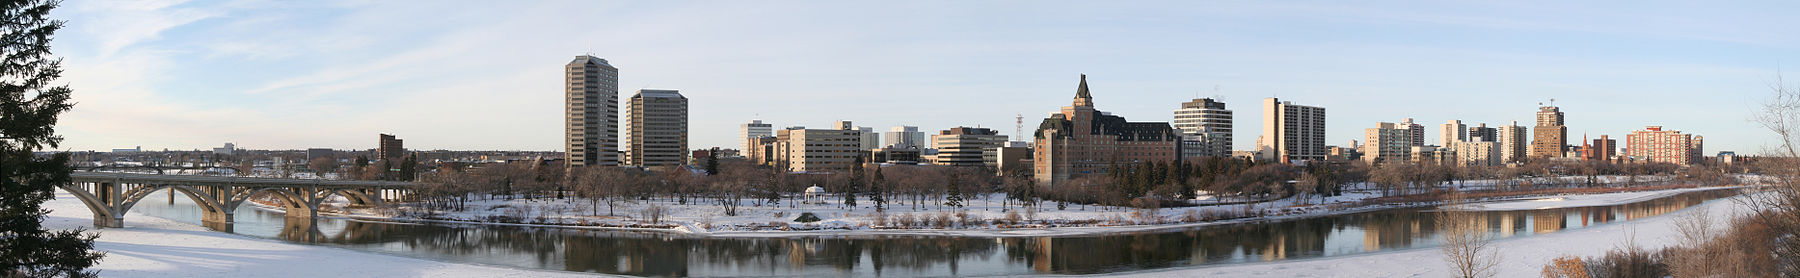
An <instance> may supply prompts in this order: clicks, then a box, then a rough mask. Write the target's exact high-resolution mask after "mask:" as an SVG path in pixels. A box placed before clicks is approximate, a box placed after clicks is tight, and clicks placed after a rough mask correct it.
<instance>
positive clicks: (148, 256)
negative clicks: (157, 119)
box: [44, 190, 596, 277]
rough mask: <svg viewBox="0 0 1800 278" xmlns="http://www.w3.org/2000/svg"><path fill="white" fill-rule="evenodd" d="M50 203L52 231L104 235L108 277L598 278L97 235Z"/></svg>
mask: <svg viewBox="0 0 1800 278" xmlns="http://www.w3.org/2000/svg"><path fill="white" fill-rule="evenodd" d="M57 193H58V194H57V197H56V200H52V201H49V202H45V203H44V208H47V209H50V210H52V212H51V213H50V215H49V217H46V218H45V221H44V225H45V227H47V228H49V229H72V228H78V227H79V228H87V229H89V230H88V231H89V232H94V233H99V234H100V238H99V239H96V240H95V242H94V246H95V248H96V249H99V250H101V251H105V252H106V258H104V259H103V260H102V261H100V264H99V265H97V266H95V267H94V269H96V270H99V271H100V277H593V276H596V274H591V273H573V272H556V271H542V270H529V269H517V268H506V267H495V266H483V265H471V264H457V263H446V262H437V261H429V260H422V259H413V258H406V257H398V256H389V255H382V254H375V253H366V252H359V251H352V250H348V249H340V248H331V247H324V246H314V245H302V244H291V243H285V242H281V241H276V240H270V239H260V238H251V237H247V236H241V235H235V234H228V233H220V232H214V231H210V230H207V229H206V228H203V227H200V226H196V225H192V224H186V223H181V222H175V221H172V220H167V219H162V218H156V217H152V216H148V215H143V214H137V213H128V215H126V216H125V226H126V227H125V228H117V229H103V230H93V223H94V220H93V219H94V218H93V213H90V212H88V209H87V207H86V206H85V205H82V204H81V201H79V200H76V199H75V197H73V196H71V195H68V194H67V193H64V192H62V191H60V190H58V191H57Z"/></svg>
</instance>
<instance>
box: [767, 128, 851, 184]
mask: <svg viewBox="0 0 1800 278" xmlns="http://www.w3.org/2000/svg"><path fill="white" fill-rule="evenodd" d="M833 126H835V127H837V128H836V129H806V128H802V127H793V128H788V129H782V130H777V131H775V140H774V143H772V146H771V150H770V152H771V153H770V154H768V155H767V156H768V157H770V158H771V159H772V161H771V163H770V165H771V166H774V167H775V169H784V170H786V171H791V172H835V171H846V170H850V165H852V164H855V161H856V157H858V156H863V155H865V153H864V151H867V150H865V149H862V138H863V136H862V131H861V130H857V129H855V128H852V127H850V121H839V122H837V123H834V124H833ZM865 161H866V160H865Z"/></svg>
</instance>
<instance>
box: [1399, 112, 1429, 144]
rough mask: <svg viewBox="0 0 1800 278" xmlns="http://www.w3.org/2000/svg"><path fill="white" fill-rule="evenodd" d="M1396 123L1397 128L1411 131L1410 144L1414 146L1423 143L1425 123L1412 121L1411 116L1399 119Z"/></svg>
mask: <svg viewBox="0 0 1800 278" xmlns="http://www.w3.org/2000/svg"><path fill="white" fill-rule="evenodd" d="M1398 125H1399V128H1402V129H1406V130H1408V131H1411V134H1412V137H1411V138H1410V140H1412V145H1413V146H1414V147H1418V146H1424V145H1425V125H1421V124H1418V123H1414V122H1413V118H1405V119H1401V120H1400V123H1399V124H1398Z"/></svg>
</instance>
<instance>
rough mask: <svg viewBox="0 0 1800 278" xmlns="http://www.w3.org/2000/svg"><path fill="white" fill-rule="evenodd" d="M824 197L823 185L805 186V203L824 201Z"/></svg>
mask: <svg viewBox="0 0 1800 278" xmlns="http://www.w3.org/2000/svg"><path fill="white" fill-rule="evenodd" d="M824 198H825V188H824V187H819V186H818V185H813V186H812V187H807V188H806V201H805V202H806V203H808V204H818V203H824V202H825V199H824Z"/></svg>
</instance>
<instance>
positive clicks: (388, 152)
mask: <svg viewBox="0 0 1800 278" xmlns="http://www.w3.org/2000/svg"><path fill="white" fill-rule="evenodd" d="M404 143H405V140H400V138H396V137H394V136H393V135H388V134H387V133H382V134H381V142H379V143H377V144H379V145H377V147H376V148H375V158H376V159H386V160H390V161H400V159H401V158H405V157H406V145H405V144H404ZM396 165H398V164H396Z"/></svg>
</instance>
